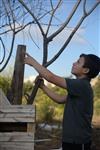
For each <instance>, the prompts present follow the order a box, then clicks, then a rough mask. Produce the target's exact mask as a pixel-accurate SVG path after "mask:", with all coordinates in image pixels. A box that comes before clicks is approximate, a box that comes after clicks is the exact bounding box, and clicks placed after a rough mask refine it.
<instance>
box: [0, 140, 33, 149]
mask: <svg viewBox="0 0 100 150" xmlns="http://www.w3.org/2000/svg"><path fill="white" fill-rule="evenodd" d="M0 150H34V143H28V142H0Z"/></svg>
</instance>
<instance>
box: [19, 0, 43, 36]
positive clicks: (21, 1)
mask: <svg viewBox="0 0 100 150" xmlns="http://www.w3.org/2000/svg"><path fill="white" fill-rule="evenodd" d="M18 1H19V2H20V3H21V4H22V6H23V7H24V8H25V9H26V10H27V11H28V12H29V13H30V15H31V16H32V17H33V18H34V20H35V21H36V23H37V25H38V27H39V29H40V31H41V33H42V35H43V36H44V31H43V29H42V27H41V25H40V23H39V21H38V20H37V18H36V17H35V16H34V14H33V13H32V12H31V10H30V9H29V8H28V7H27V6H26V5H25V3H24V2H23V0H18Z"/></svg>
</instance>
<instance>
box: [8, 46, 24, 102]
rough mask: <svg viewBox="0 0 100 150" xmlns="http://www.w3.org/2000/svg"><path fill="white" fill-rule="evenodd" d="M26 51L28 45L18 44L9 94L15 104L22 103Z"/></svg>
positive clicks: (10, 99)
mask: <svg viewBox="0 0 100 150" xmlns="http://www.w3.org/2000/svg"><path fill="white" fill-rule="evenodd" d="M25 52H26V46H25V45H18V48H17V54H16V60H15V66H14V73H13V78H12V83H11V89H10V91H9V92H8V95H7V97H8V99H9V101H10V102H11V104H15V105H16V104H22V91H23V79H24V66H25V65H24V57H25Z"/></svg>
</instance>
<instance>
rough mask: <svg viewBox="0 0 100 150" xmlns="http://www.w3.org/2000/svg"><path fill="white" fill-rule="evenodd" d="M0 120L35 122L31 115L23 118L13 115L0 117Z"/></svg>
mask: <svg viewBox="0 0 100 150" xmlns="http://www.w3.org/2000/svg"><path fill="white" fill-rule="evenodd" d="M0 122H35V119H34V118H33V117H31V118H30V117H29V118H28V117H25V118H21V117H18V118H16V117H13V118H0Z"/></svg>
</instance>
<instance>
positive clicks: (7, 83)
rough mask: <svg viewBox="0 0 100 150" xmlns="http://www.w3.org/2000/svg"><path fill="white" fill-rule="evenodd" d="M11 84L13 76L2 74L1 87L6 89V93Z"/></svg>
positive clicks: (0, 77)
mask: <svg viewBox="0 0 100 150" xmlns="http://www.w3.org/2000/svg"><path fill="white" fill-rule="evenodd" d="M10 85H11V78H10V77H7V76H1V75H0V88H1V89H2V90H3V91H4V93H5V94H7V91H8V89H9V88H10Z"/></svg>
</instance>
